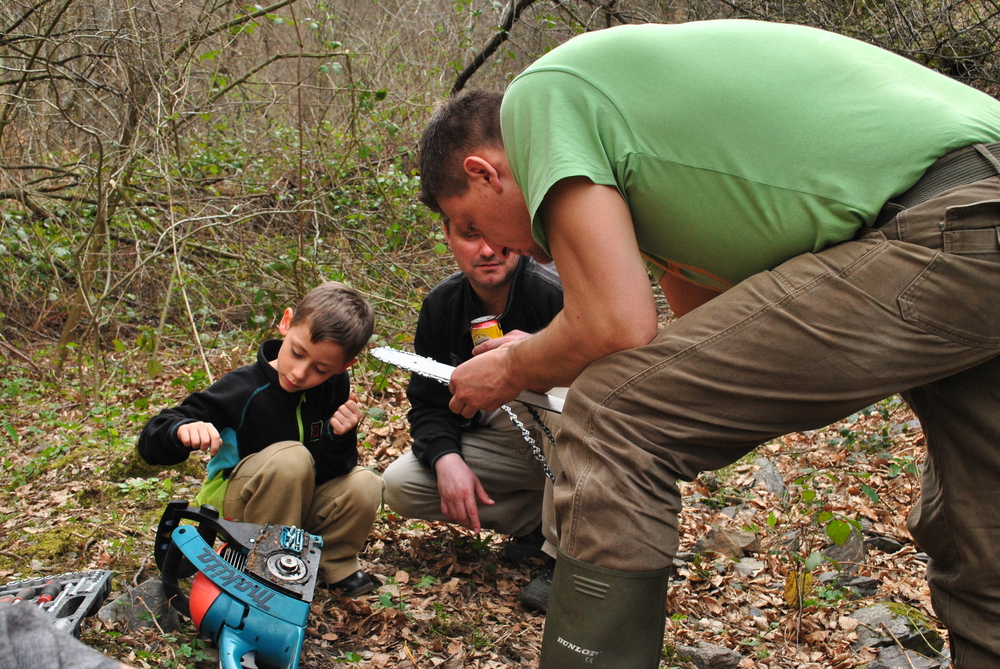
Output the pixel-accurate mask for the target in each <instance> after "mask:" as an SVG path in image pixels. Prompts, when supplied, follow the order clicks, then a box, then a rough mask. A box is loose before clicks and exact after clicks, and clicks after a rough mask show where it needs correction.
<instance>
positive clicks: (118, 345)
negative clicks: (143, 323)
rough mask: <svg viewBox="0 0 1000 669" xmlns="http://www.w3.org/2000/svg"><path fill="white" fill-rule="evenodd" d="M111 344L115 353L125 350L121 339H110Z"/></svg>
mask: <svg viewBox="0 0 1000 669" xmlns="http://www.w3.org/2000/svg"><path fill="white" fill-rule="evenodd" d="M111 345H112V346H114V347H115V353H122V352H124V351H125V344H124V342H122V340H121V339H112V340H111Z"/></svg>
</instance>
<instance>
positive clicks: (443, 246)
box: [434, 242, 448, 256]
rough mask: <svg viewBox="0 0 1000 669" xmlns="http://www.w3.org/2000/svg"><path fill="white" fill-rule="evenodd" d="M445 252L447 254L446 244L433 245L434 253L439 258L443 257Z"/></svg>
mask: <svg viewBox="0 0 1000 669" xmlns="http://www.w3.org/2000/svg"><path fill="white" fill-rule="evenodd" d="M447 252H448V246H447V244H443V243H441V242H438V243H437V244H435V245H434V253H436V254H438V255H439V256H441V255H444V254H445V253H447Z"/></svg>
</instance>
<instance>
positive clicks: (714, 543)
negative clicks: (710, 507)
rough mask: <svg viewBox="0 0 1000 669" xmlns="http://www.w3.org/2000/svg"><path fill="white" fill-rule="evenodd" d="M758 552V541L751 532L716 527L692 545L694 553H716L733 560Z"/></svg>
mask: <svg viewBox="0 0 1000 669" xmlns="http://www.w3.org/2000/svg"><path fill="white" fill-rule="evenodd" d="M758 550H760V539H758V538H757V535H756V534H754V533H753V532H745V531H743V530H724V529H721V528H718V527H713V528H712V529H711V530H709V531H708V534H706V535H705V536H703V537H701V538H700V539H698V541H697V542H695V545H694V552H695V553H718V554H719V555H722V556H724V557H727V558H734V559H735V558H741V557H743V556H744V555H748V554H751V553H755V552H757V551H758Z"/></svg>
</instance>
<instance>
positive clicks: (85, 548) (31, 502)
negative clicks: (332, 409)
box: [0, 345, 933, 669]
mask: <svg viewBox="0 0 1000 669" xmlns="http://www.w3.org/2000/svg"><path fill="white" fill-rule="evenodd" d="M250 351H252V347H251V346H250V345H245V346H244V347H243V348H238V347H237V348H234V349H232V350H229V351H227V352H219V351H216V352H214V353H213V354H212V357H211V361H212V363H213V365H214V366H215V369H216V374H217V375H219V374H221V373H224V372H225V371H226V370H227V369H229V368H231V367H233V366H235V365H236V364H239V362H240V360H242V359H249V355H248V354H249V353H250ZM39 359H41V358H39ZM103 369H104V371H105V372H108V371H109V370H110V372H111V373H113V374H114V378H115V383H114V384H106V385H105V386H104V390H103V391H102V393H101V394H100V395H99V396H98V398H97V399H96V400H95V399H93V396H92V395H90V396H88V397H90V399H89V400H86V398H85V396H84V395H82V394H81V389H80V388H79V387H77V386H76V384H75V382H73V381H72V380H71V379H62V380H60V381H56V380H55V379H52V378H47V377H44V376H39V375H38V374H35V373H33V372H34V370H31V369H28V368H25V369H24V370H23V372H24V374H23V376H20V377H16V376H14V375H10V376H9V377H8V378H5V379H2V380H0V415H2V416H4V418H3V419H2V422H0V433H2V434H3V439H4V441H3V443H2V450H0V476H2V479H0V485H2V487H3V488H4V491H5V492H4V495H3V497H2V501H0V528H2V529H0V582H8V581H14V580H20V579H24V578H30V577H34V576H40V575H44V574H58V573H63V572H68V571H76V570H81V569H90V568H103V569H111V570H114V572H115V581H114V590H115V593H116V594H117V593H119V592H123V591H125V590H126V589H128V588H131V587H134V586H135V585H136V584H138V583H140V582H142V581H144V580H146V579H148V578H157V577H158V573H157V572H156V569H155V567H154V566H152V560H151V553H152V540H153V531H154V528H155V525H156V522H157V521H158V520H159V515H160V513H161V511H162V508H163V505H164V504H165V502H166V501H168V500H170V499H173V498H188V499H191V498H193V497H194V495H195V494H196V492H197V490H198V487H199V486H200V483H201V479H202V475H203V467H202V464H201V463H200V462H198V461H197V460H196V459H195V458H192V459H190V460H189V462H187V463H185V464H184V465H182V466H179V467H176V468H173V469H167V470H158V469H154V468H150V467H148V466H146V465H145V464H144V463H142V461H141V460H140V459H139V458H138V456H136V455H135V453H134V443H135V437H136V436H137V434H138V432H139V430H140V429H141V427H142V425H143V423H144V422H145V420H146V419H147V418H148V417H149V416H150V415H152V414H153V413H155V412H156V411H158V410H159V409H160V408H163V407H166V406H170V405H173V404H176V403H177V402H179V401H180V400H181V399H182V398H183V397H184V396H185V394H186V393H187V392H189V391H190V390H192V389H195V386H198V384H202V385H203V384H204V383H205V381H206V379H204V378H203V375H200V372H199V371H198V370H199V365H198V364H197V361H195V360H189V359H180V358H178V359H176V360H173V361H172V362H171V361H168V364H167V365H165V371H164V373H163V374H162V375H161V376H160V377H158V378H157V379H156V380H155V381H150V380H148V379H146V378H145V377H144V375H143V366H142V364H141V363H140V361H137V360H133V359H129V358H128V354H125V353H123V354H122V355H121V357H120V358H112V359H109V360H108V361H105V364H104V367H103ZM89 371H90V370H82V373H81V374H80V377H81V378H83V379H86V381H85V383H87V384H89V383H90V382H91V379H92V375H91V374H90V373H89ZM355 383H356V385H357V386H358V389H359V390H360V391H361V398H362V401H363V404H364V407H365V416H364V419H363V421H362V424H361V425H360V433H361V435H362V444H361V452H362V464H363V465H365V466H370V467H372V468H374V469H376V470H377V471H382V470H384V469H385V467H387V466H388V464H389V463H391V462H392V461H393V460H394V459H395V458H396V457H398V456H399V455H400V454H402V453H404V452H405V451H406V450H407V449H408V448H409V445H410V439H409V436H408V434H407V424H406V419H405V416H406V411H407V408H408V405H407V402H406V398H405V392H404V388H405V383H406V378H405V376H403V375H401V374H398V373H396V372H393V371H392V370H386V369H384V368H381V367H379V366H378V364H377V363H374V362H373V361H369V360H362V363H361V365H360V366H359V368H358V369H357V372H356V374H355ZM923 454H924V449H923V436H922V433H921V431H920V429H919V426H918V425H917V424H916V423H915V421H913V417H912V415H911V414H909V412H908V410H907V409H906V408H905V406H904V405H903V404H902V403H901V402H900V401H899V400H898V398H894V399H893V398H891V399H890V400H886V401H885V402H882V403H880V404H879V405H876V406H875V407H871V408H870V409H869V410H866V411H865V412H861V413H859V414H856V415H854V416H851V417H849V418H847V419H845V420H844V421H842V422H840V423H837V424H836V425H832V426H830V427H828V428H826V429H824V430H819V431H816V432H812V433H807V434H792V435H788V436H786V437H784V438H782V439H779V440H776V441H774V442H771V443H768V444H766V445H764V446H762V447H761V448H760V449H758V450H757V452H755V453H754V454H751V455H750V456H748V457H747V458H745V459H744V460H741V461H740V462H738V463H736V464H735V465H733V466H732V467H730V468H728V469H726V470H723V471H720V472H715V473H711V474H705V475H703V476H702V477H701V478H699V480H697V481H695V482H692V483H685V484H683V487H682V492H683V494H684V498H685V510H684V512H683V514H682V517H681V527H680V534H681V552H680V554H679V557H680V559H679V560H678V562H677V565H676V567H677V568H676V571H675V573H674V575H673V577H672V580H671V586H670V591H669V596H668V620H667V629H666V634H665V637H664V660H663V666H664V667H679V668H685V667H692V666H694V665H693V664H691V663H690V661H689V659H688V657H687V655H686V648H687V647H694V646H696V645H697V644H698V643H700V642H705V643H709V644H714V645H716V646H721V647H725V648H728V649H731V650H734V651H736V652H738V653H740V655H741V656H742V663H741V665H740V666H743V667H748V668H749V667H760V668H768V669H779V668H781V669H785V668H787V669H792V668H795V669H800V668H805V669H811V668H831V669H833V668H836V669H846V668H848V667H856V666H861V665H863V664H864V663H866V662H868V661H870V660H871V659H872V658H873V657H874V655H873V654H872V653H871V652H870V651H867V650H865V649H854V648H852V646H851V643H852V641H854V640H856V639H857V629H856V626H857V624H856V622H854V621H853V620H852V619H851V618H849V617H848V616H849V614H850V613H851V612H853V611H854V610H856V609H858V608H860V607H863V606H866V605H869V604H872V603H876V602H896V603H900V604H906V605H909V606H912V607H915V609H917V610H919V611H921V612H923V613H924V614H926V615H927V616H928V617H929V619H930V620H931V621H933V610H932V609H931V606H930V601H929V595H928V590H927V587H926V585H925V583H924V580H923V573H924V570H925V565H924V563H923V562H922V561H921V559H920V557H921V556H920V552H919V548H918V547H916V546H914V545H913V544H912V540H911V539H910V538H909V535H908V534H907V531H906V526H905V520H906V515H907V513H908V512H909V510H910V508H911V507H912V505H913V504H914V503H915V501H916V499H917V494H918V480H919V464H920V462H921V461H922V458H923ZM760 458H765V459H766V460H767V461H768V462H769V463H770V464H771V465H773V466H774V467H776V468H777V470H778V471H779V472H780V474H781V478H782V480H783V481H784V483H785V485H786V487H785V489H784V490H783V491H782V492H781V493H772V492H768V491H767V490H766V489H765V486H764V485H763V484H762V483H761V482H760V481H759V477H758V471H759V470H760V467H761V466H762V461H760V460H759V459H760ZM729 531H732V532H741V533H744V534H751V535H753V536H754V537H755V541H754V542H753V546H752V547H751V549H750V551H749V555H748V556H747V557H750V558H752V559H755V560H757V561H758V562H759V563H760V565H759V567H758V568H756V569H753V570H749V571H748V570H740V569H737V566H738V565H739V561H738V559H736V558H734V557H733V556H725V555H723V554H720V553H717V552H714V551H712V550H707V549H705V548H704V545H705V544H704V543H702V544H699V541H704V540H705V539H706V538H707V537H711V536H712V535H713V533H719V532H729ZM852 535H860V536H862V537H864V536H867V537H872V536H878V537H885V538H889V539H892V540H895V541H896V542H898V543H899V544H900V545H902V548H901V549H899V550H895V551H893V552H891V553H888V552H884V551H883V550H880V549H878V548H869V549H868V550H867V551H866V552H865V553H864V554H863V555H861V556H860V557H859V559H857V560H856V561H855V562H850V561H847V560H844V559H843V558H842V559H841V560H839V561H836V560H832V559H829V558H826V557H823V553H824V551H827V552H828V549H829V548H831V547H833V546H836V545H838V544H843V545H850V542H851V541H852V539H850V537H851V536H852ZM506 539H507V537H503V536H499V535H494V534H492V533H489V532H483V533H481V534H478V535H476V534H473V533H472V532H470V531H467V530H465V529H463V528H460V527H456V526H452V525H448V524H444V523H433V522H424V521H415V520H411V519H404V518H400V517H398V516H396V515H395V514H393V513H391V512H390V511H389V510H388V509H383V511H382V512H381V513H380V514H379V518H378V520H377V522H376V525H375V527H374V529H373V531H372V534H371V536H370V539H369V543H368V545H367V547H366V550H365V552H364V554H363V555H362V562H363V565H364V567H365V568H366V569H367V570H369V571H370V572H371V573H373V574H375V575H377V576H378V578H379V580H380V581H381V582H382V585H381V587H380V588H378V590H377V591H375V592H373V593H371V594H369V595H366V596H363V597H359V598H356V599H343V598H339V597H336V596H333V595H331V594H329V593H328V592H327V591H317V595H316V598H315V600H314V603H313V608H312V615H311V617H310V627H309V629H308V630H307V639H306V644H305V649H304V654H303V658H302V666H304V667H340V666H356V667H364V668H366V669H367V668H383V667H385V668H400V669H407V668H412V667H417V668H422V669H429V668H431V667H445V668H446V669H453V668H457V667H477V668H481V669H486V668H499V667H511V666H534V665H535V664H537V660H538V653H539V648H540V645H541V635H542V628H543V624H544V615H542V614H538V613H535V612H531V611H528V610H526V609H525V608H524V607H522V606H521V605H520V604H519V603H518V602H517V599H516V597H517V593H518V592H519V591H520V589H521V588H523V587H524V586H525V585H526V584H527V583H528V582H529V581H530V580H531V579H532V578H533V577H534V575H535V574H536V573H537V571H538V570H539V569H540V568H541V566H542V564H541V562H537V561H528V562H527V563H522V564H513V563H511V562H509V561H507V560H506V559H505V558H504V557H503V552H502V551H501V550H500V546H501V544H502V542H503V541H505V540H506ZM699 546H701V549H700V550H701V552H695V550H696V547H699ZM838 570H843V571H852V572H853V573H854V574H856V575H858V576H870V577H872V578H874V579H876V580H877V582H878V588H877V591H876V592H875V594H874V595H869V596H865V597H862V596H860V595H859V594H858V593H856V592H853V591H851V590H849V589H843V588H839V587H837V586H836V585H834V583H835V580H833V579H828V578H824V577H823V574H824V572H831V571H833V572H836V571H838ZM82 638H83V640H84V641H85V642H86V643H88V644H89V645H91V646H93V647H96V648H98V649H100V650H102V651H103V652H105V653H107V654H108V655H111V656H113V657H116V658H119V659H121V660H122V661H124V662H127V663H129V664H132V665H135V666H145V667H209V666H215V664H216V663H217V659H216V656H215V651H214V649H212V648H211V647H208V646H207V645H206V644H205V642H204V641H202V640H201V639H199V638H198V637H197V635H196V634H195V633H194V632H193V630H192V628H191V627H190V624H189V623H187V622H185V623H184V624H183V625H182V628H181V630H180V631H179V632H175V633H170V634H165V633H163V632H161V631H160V630H158V629H157V628H156V626H155V625H153V626H151V627H149V628H145V629H142V630H138V631H131V632H130V631H127V630H126V629H124V628H123V627H119V626H117V625H107V624H104V623H101V622H100V621H98V620H97V618H90V619H88V620H87V621H86V623H85V628H84V634H83V637H82Z"/></svg>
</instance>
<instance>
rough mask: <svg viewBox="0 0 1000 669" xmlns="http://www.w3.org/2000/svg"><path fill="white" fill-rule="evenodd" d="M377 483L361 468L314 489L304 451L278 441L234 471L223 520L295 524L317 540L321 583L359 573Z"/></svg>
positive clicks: (379, 496) (375, 502) (374, 476)
mask: <svg viewBox="0 0 1000 669" xmlns="http://www.w3.org/2000/svg"><path fill="white" fill-rule="evenodd" d="M382 488H383V484H382V480H381V479H380V478H379V476H378V475H377V474H375V473H373V472H372V471H370V470H368V469H364V468H363V467H355V468H354V469H353V470H351V472H349V473H348V474H347V475H346V476H340V477H337V478H335V479H331V480H330V481H327V482H326V483H324V484H323V485H320V486H317V485H316V470H315V468H314V464H313V458H312V455H311V454H310V453H309V450H308V449H307V448H306V447H305V446H303V445H302V444H300V443H299V442H297V441H281V442H278V443H276V444H272V445H271V446H268V447H267V448H265V449H264V450H262V451H260V452H259V453H255V454H253V455H249V456H247V457H246V458H244V459H243V460H241V461H240V463H239V464H238V465H237V466H236V468H235V469H234V470H233V473H232V476H231V477H230V479H229V488H228V489H227V491H226V501H225V506H224V507H223V508H224V509H225V513H226V517H227V518H230V519H232V520H237V521H241V522H247V523H257V524H258V525H264V524H266V523H272V524H274V525H295V526H297V527H301V528H303V529H304V530H306V531H307V532H312V533H313V534H318V535H319V536H321V537H323V550H322V555H321V558H320V577H321V580H322V581H325V582H327V583H336V582H337V581H339V580H341V579H343V578H346V577H347V576H350V575H351V574H353V573H354V572H356V571H357V570H359V569H361V564H360V563H359V562H358V553H360V552H361V550H362V549H363V548H364V545H365V541H366V540H367V539H368V533H369V532H370V531H371V529H372V524H373V523H374V522H375V514H376V513H377V512H378V508H379V505H380V504H381V502H382Z"/></svg>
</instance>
